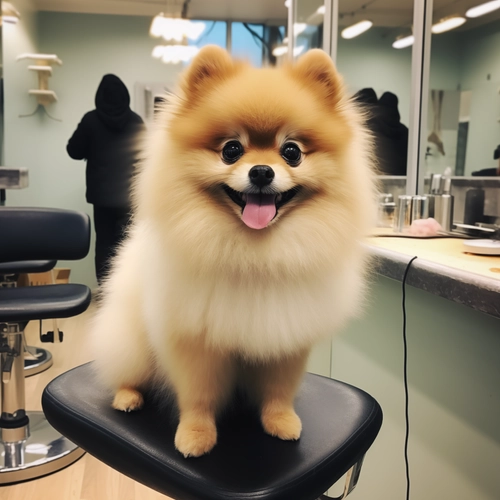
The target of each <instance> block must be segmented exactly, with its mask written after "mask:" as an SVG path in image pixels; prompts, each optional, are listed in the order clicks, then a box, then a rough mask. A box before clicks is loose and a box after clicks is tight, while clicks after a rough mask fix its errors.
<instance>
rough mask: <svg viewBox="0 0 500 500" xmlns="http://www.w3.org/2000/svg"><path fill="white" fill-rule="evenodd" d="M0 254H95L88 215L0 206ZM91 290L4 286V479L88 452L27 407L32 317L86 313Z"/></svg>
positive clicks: (0, 479) (0, 359)
mask: <svg viewBox="0 0 500 500" xmlns="http://www.w3.org/2000/svg"><path fill="white" fill-rule="evenodd" d="M0 234H1V235H2V238H3V240H2V245H1V248H0V260H1V261H3V262H13V261H16V260H19V259H21V260H23V261H29V260H38V259H48V260H54V259H55V260H60V259H64V260H75V259H80V258H83V257H84V256H85V255H87V253H88V249H89V244H90V221H89V217H88V216H87V215H86V214H82V213H79V212H72V211H65V210H57V209H24V208H7V207H0ZM90 299H91V297H90V290H89V289H88V288H87V287H86V286H84V285H77V284H64V285H47V286H36V287H19V288H11V287H3V288H0V373H1V375H2V378H1V400H0V408H1V414H0V444H1V445H2V447H3V451H4V452H3V453H2V454H1V455H0V484H7V483H11V482H17V481H23V480H26V479H32V478H35V477H39V476H42V475H45V474H48V473H50V472H54V471H56V470H59V469H61V468H63V467H65V466H67V465H69V464H70V463H72V462H74V461H75V460H77V459H78V458H80V457H81V456H82V455H83V453H84V451H83V450H81V449H80V448H78V447H77V446H76V445H75V444H74V443H72V442H71V441H69V440H68V439H67V438H66V437H63V436H61V435H60V434H59V433H58V432H57V431H56V430H55V429H53V428H52V427H51V426H50V425H49V424H48V422H47V420H46V418H45V416H44V414H43V413H42V412H29V411H26V408H25V398H24V393H25V375H24V335H23V333H24V329H25V327H26V325H27V324H28V322H29V321H31V320H43V319H53V318H67V317H71V316H75V315H77V314H80V313H82V312H83V311H85V310H86V309H87V307H88V305H89V304H90Z"/></svg>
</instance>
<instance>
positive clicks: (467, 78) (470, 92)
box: [420, 0, 500, 177]
mask: <svg viewBox="0 0 500 500" xmlns="http://www.w3.org/2000/svg"><path fill="white" fill-rule="evenodd" d="M492 9H493V10H492ZM426 140H427V145H426V154H425V158H423V159H422V160H423V162H424V166H423V168H421V169H420V171H421V172H423V173H424V175H425V176H426V177H429V176H430V174H443V173H445V172H446V173H449V174H450V175H451V176H497V175H499V174H500V170H499V168H500V164H499V159H498V158H499V156H500V148H499V145H500V2H491V1H490V2H485V1H483V2H480V1H477V0H465V1H462V2H459V3H452V4H450V3H446V4H444V3H443V2H438V1H435V2H434V10H433V19H432V40H431V57H430V78H429V96H428V120H427V134H426Z"/></svg>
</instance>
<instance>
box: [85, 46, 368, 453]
mask: <svg viewBox="0 0 500 500" xmlns="http://www.w3.org/2000/svg"><path fill="white" fill-rule="evenodd" d="M371 163H372V159H371V149H370V138H369V136H368V134H367V133H366V132H365V130H364V128H363V117H362V116H361V114H360V113H359V111H357V110H356V108H355V106H354V104H352V103H351V102H350V101H349V99H348V98H347V97H346V94H345V90H344V87H343V83H342V80H341V77H340V76H339V75H338V73H337V71H336V69H335V67H334V65H333V63H332V61H331V59H330V58H329V57H328V55H327V54H326V53H324V52H322V51H320V50H311V51H309V52H307V53H306V54H305V55H304V56H302V57H301V58H300V59H299V60H298V62H297V63H295V64H287V65H285V66H283V67H280V68H264V69H255V68H252V67H250V66H249V65H247V64H246V63H244V62H240V61H233V60H232V59H231V58H230V56H229V55H228V54H227V52H226V51H224V50H223V49H220V48H218V47H215V46H208V47H205V48H203V49H202V50H200V52H199V54H198V55H197V56H196V57H195V59H194V60H193V62H192V63H191V65H190V66H189V67H188V69H187V70H186V72H185V74H184V75H183V78H182V80H181V84H180V89H179V92H178V93H177V96H176V97H173V96H172V97H171V98H170V102H169V103H168V104H166V105H165V107H164V109H163V110H162V111H161V112H160V115H159V117H158V119H157V124H156V128H155V130H154V131H152V133H151V134H150V137H149V138H148V140H147V144H146V147H145V153H144V159H143V161H142V163H141V165H140V167H139V173H138V175H137V178H136V183H135V188H134V199H135V209H134V217H133V222H132V226H131V229H130V231H129V234H128V235H127V238H126V239H125V241H124V243H123V245H122V246H121V248H120V249H119V251H118V253H117V256H116V257H115V259H114V262H113V267H112V270H111V272H110V275H109V277H108V279H107V280H106V282H105V284H104V286H103V295H102V301H101V304H100V307H99V309H98V311H97V313H96V316H95V318H94V323H93V326H92V336H93V341H94V345H95V353H96V355H97V359H96V363H95V365H96V368H97V371H98V374H99V375H100V377H101V379H102V380H103V382H104V383H105V384H106V385H107V386H108V387H109V388H110V389H112V390H113V391H114V401H113V403H112V404H113V407H114V408H116V409H117V410H122V411H132V410H139V409H140V408H141V406H142V405H143V402H144V400H143V393H144V391H145V390H147V389H149V388H152V387H162V386H163V387H168V388H169V390H170V391H171V392H172V393H173V394H174V395H175V397H176V401H177V404H178V408H179V419H180V420H179V425H178V428H177V431H176V435H175V446H176V448H177V449H178V450H179V451H180V452H181V453H182V454H183V455H184V456H186V457H188V456H193V457H198V456H200V455H203V454H205V453H207V452H209V451H210V450H211V449H212V448H213V447H214V445H215V444H216V441H217V428H216V417H217V414H218V412H219V411H220V410H221V409H222V408H223V407H224V405H225V404H226V403H227V402H228V400H229V398H230V397H231V395H232V394H233V392H234V391H235V389H236V388H238V390H240V389H244V390H245V391H246V393H247V394H248V395H249V396H250V398H251V401H252V402H253V403H255V404H256V405H258V408H259V415H260V419H261V422H262V426H263V429H264V431H265V432H267V433H268V434H270V435H272V436H276V437H278V438H280V439H285V440H296V439H298V438H299V437H300V433H301V427H302V426H301V421H300V418H299V417H298V416H297V414H296V413H295V411H294V397H295V394H296V391H297V390H298V387H299V385H300V382H301V378H302V376H303V374H304V371H305V366H306V361H307V358H308V355H309V352H310V350H311V347H312V346H313V344H314V343H315V342H317V341H318V340H320V339H322V338H324V337H325V336H329V335H332V334H333V333H335V332H336V331H338V330H339V329H340V328H341V327H342V326H343V325H344V324H345V323H346V320H347V319H348V318H349V317H351V316H353V315H354V314H355V313H356V312H357V310H358V309H359V306H360V300H361V298H362V295H363V289H364V284H365V281H366V278H365V274H366V273H365V271H366V267H367V261H366V256H365V252H364V249H363V244H362V243H363V238H364V237H365V236H366V235H368V234H369V231H370V229H371V228H372V227H374V225H375V220H374V215H375V213H376V210H375V198H376V195H375V187H374V186H375V182H374V172H373V169H372V167H371ZM111 353H112V355H110V354H111Z"/></svg>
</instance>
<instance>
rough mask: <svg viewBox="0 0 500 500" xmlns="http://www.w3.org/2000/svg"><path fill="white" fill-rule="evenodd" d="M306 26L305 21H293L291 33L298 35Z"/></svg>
mask: <svg viewBox="0 0 500 500" xmlns="http://www.w3.org/2000/svg"><path fill="white" fill-rule="evenodd" d="M306 28H307V24H306V23H295V24H294V25H293V34H294V35H295V36H299V35H300V34H301V33H303V32H304V31H305V30H306Z"/></svg>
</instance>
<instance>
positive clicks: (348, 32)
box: [340, 19, 373, 40]
mask: <svg viewBox="0 0 500 500" xmlns="http://www.w3.org/2000/svg"><path fill="white" fill-rule="evenodd" d="M372 26H373V23H372V22H371V21H368V20H366V19H365V20H364V21H359V23H356V24H353V25H351V26H348V27H347V28H344V29H343V30H342V33H341V34H340V35H341V36H342V38H346V39H348V40H349V39H351V38H354V37H356V36H358V35H361V33H364V32H365V31H366V30H369V29H370V28H371V27H372Z"/></svg>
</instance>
